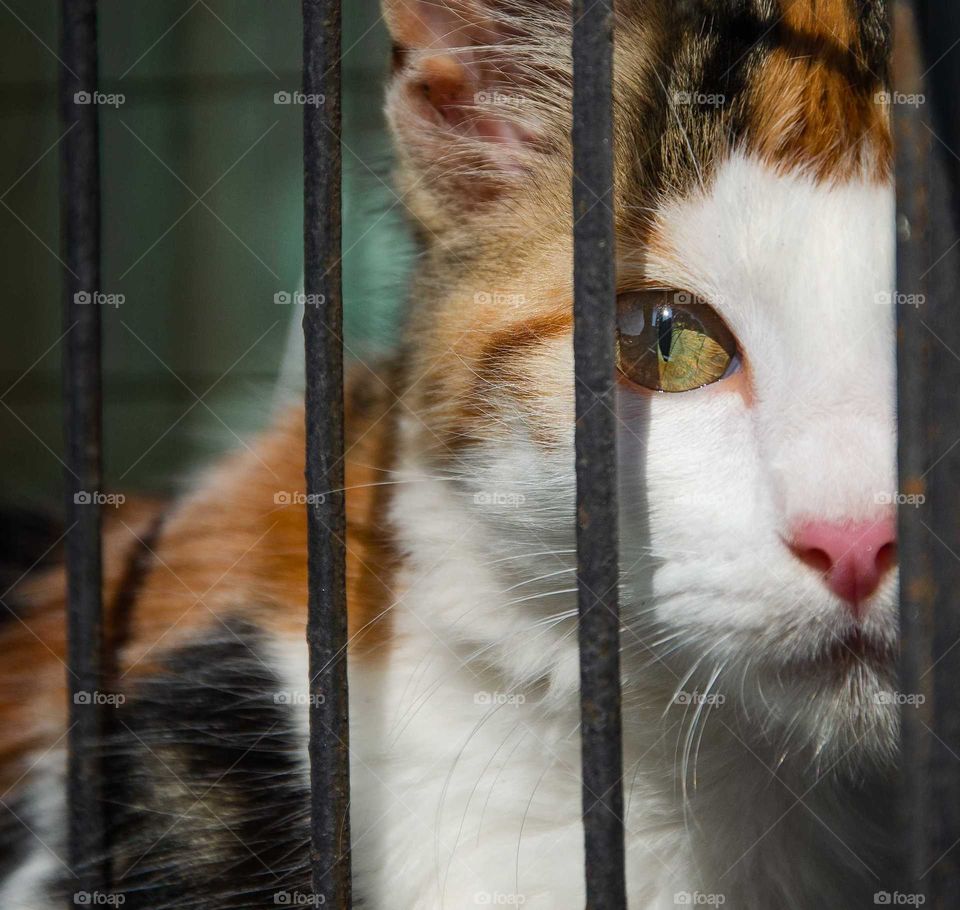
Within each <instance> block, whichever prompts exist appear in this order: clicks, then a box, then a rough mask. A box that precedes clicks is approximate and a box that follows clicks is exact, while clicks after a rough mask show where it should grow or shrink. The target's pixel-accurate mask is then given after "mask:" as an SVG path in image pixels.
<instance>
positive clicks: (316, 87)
mask: <svg viewBox="0 0 960 910" xmlns="http://www.w3.org/2000/svg"><path fill="white" fill-rule="evenodd" d="M341 28H342V18H341V8H340V2H339V0H303V93H304V95H305V96H306V97H308V98H313V99H316V100H317V103H305V104H304V108H303V111H304V113H303V156H304V273H305V278H304V281H305V287H304V290H305V293H306V295H307V296H306V299H305V302H306V303H308V304H309V305H306V306H305V307H304V317H303V330H304V339H305V355H306V378H307V382H306V431H307V451H306V460H307V461H306V475H307V566H308V572H309V599H308V620H307V642H308V646H309V654H310V658H309V660H310V682H309V685H310V708H309V711H310V741H309V751H310V790H311V798H310V804H311V826H310V835H311V854H310V859H311V865H312V870H313V889H314V894H315V895H316V898H317V900H318V901H319V900H322V902H323V905H324V906H325V907H331V908H337V910H344V908H349V907H350V906H351V902H352V896H351V878H350V762H349V741H350V731H349V716H348V693H347V656H346V651H347V595H346V561H345V560H346V550H345V539H346V517H345V512H344V490H343V487H344V468H343V344H342V341H341V339H342V332H343V308H342V297H341V292H342V281H341V269H340V258H341V252H340V246H341V239H340V238H341V235H340V216H341V157H340V151H341V150H340V135H341V113H340V55H341V51H340V47H341Z"/></svg>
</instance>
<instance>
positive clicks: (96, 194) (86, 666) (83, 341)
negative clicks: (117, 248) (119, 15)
mask: <svg viewBox="0 0 960 910" xmlns="http://www.w3.org/2000/svg"><path fill="white" fill-rule="evenodd" d="M60 58H61V66H60V117H61V120H62V122H63V126H64V129H65V131H66V132H65V135H64V138H63V142H62V145H61V154H60V169H61V176H60V194H61V201H60V205H61V237H62V241H61V242H62V251H63V266H64V268H63V302H62V313H63V330H64V353H63V400H64V464H65V466H66V469H65V471H64V478H65V487H66V520H67V529H68V530H67V536H66V565H67V666H68V670H67V692H68V698H69V728H68V738H67V743H68V761H67V807H68V808H67V816H68V821H67V837H68V846H69V857H70V866H71V869H72V871H73V874H74V876H75V878H74V879H73V880H72V881H71V882H70V891H71V894H73V893H75V892H78V891H82V892H87V893H90V894H93V893H95V892H103V891H104V890H105V885H106V883H107V881H108V878H107V873H108V870H107V859H106V858H107V849H106V824H105V815H104V805H103V798H102V797H103V774H102V770H103V769H102V749H101V744H102V735H103V730H104V708H103V699H102V697H101V693H100V687H101V680H102V656H103V654H102V626H103V622H102V594H101V589H102V559H101V537H100V530H101V517H100V505H99V498H100V489H101V479H102V465H101V432H102V396H101V363H100V360H101V335H100V307H99V306H97V305H96V303H95V302H94V299H93V295H94V294H96V293H97V292H99V291H100V155H99V138H100V137H99V118H98V114H97V111H98V107H97V104H96V103H95V102H96V97H95V93H96V91H97V4H96V0H63V2H62V5H61V42H60ZM71 906H72V902H71Z"/></svg>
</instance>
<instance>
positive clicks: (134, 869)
mask: <svg viewBox="0 0 960 910" xmlns="http://www.w3.org/2000/svg"><path fill="white" fill-rule="evenodd" d="M384 12H385V17H386V21H387V23H388V25H389V28H390V31H391V34H392V37H393V41H394V53H393V74H392V77H391V81H390V86H389V90H388V96H387V111H388V115H389V120H390V123H391V126H392V130H393V133H394V136H395V140H396V147H397V152H398V157H399V168H398V187H399V191H400V192H401V194H402V198H403V200H404V203H405V205H406V206H407V207H408V208H409V210H410V212H411V213H412V217H413V222H414V226H415V230H416V232H417V235H418V237H419V240H420V243H421V245H422V256H421V257H420V259H419V261H418V263H417V267H416V269H415V275H414V278H413V286H412V290H411V307H410V314H409V318H408V320H407V324H406V330H405V343H404V344H403V346H402V349H401V351H400V352H399V354H398V356H397V358H396V362H395V364H393V365H391V366H389V367H387V366H376V367H372V366H370V365H365V364H360V365H357V366H356V367H355V368H354V371H353V374H352V376H353V378H352V380H351V382H350V385H349V389H348V401H347V427H348V430H347V451H348V455H347V463H346V485H347V489H348V500H347V510H348V522H349V532H348V537H347V551H348V559H349V563H348V588H349V591H348V594H349V611H350V615H349V619H350V636H351V645H350V688H351V704H352V715H351V756H352V787H353V789H352V804H351V810H352V827H353V849H352V858H353V868H354V878H355V891H356V895H357V900H358V903H359V905H361V906H363V907H365V908H370V910H440V908H446V910H465V908H470V907H474V906H478V905H479V906H521V905H522V906H523V907H524V908H527V910H574V908H582V907H583V906H584V884H583V871H582V860H581V857H582V846H583V831H582V826H581V823H580V811H581V802H580V774H579V766H580V751H579V741H578V723H579V713H578V691H577V690H578V669H577V646H576V571H575V552H574V502H575V482H574V461H573V423H574V421H573V386H574V379H573V367H572V318H571V309H572V303H571V294H572V291H571V285H572V280H571V261H572V252H571V225H572V213H571V201H570V197H571V184H572V180H573V175H572V168H571V150H570V143H569V138H568V137H569V132H570V119H571V62H570V50H569V48H570V33H571V22H570V20H571V15H570V6H569V3H568V0H385V8H384ZM888 57H889V29H888V22H887V19H886V15H885V10H884V7H883V4H882V3H881V2H880V0H687V2H683V3H680V2H672V0H618V2H617V12H616V66H615V70H616V73H615V99H614V100H615V116H616V128H615V162H616V185H615V213H616V224H617V238H618V247H617V274H618V285H619V295H620V296H619V300H618V351H617V360H618V383H617V396H618V402H617V408H618V419H619V424H618V426H619V455H618V458H619V478H620V480H619V483H620V516H621V518H620V521H621V528H620V540H621V553H620V565H621V567H622V570H621V571H622V579H621V589H622V590H621V603H622V611H623V630H622V640H623V655H622V662H623V691H624V729H625V741H624V760H625V768H626V777H625V804H626V809H625V825H626V831H627V866H628V869H627V875H628V891H629V900H630V907H631V908H634V910H664V908H671V907H675V906H678V905H684V904H689V905H697V904H699V905H714V906H718V905H721V904H722V905H724V906H726V907H728V908H738V910H772V908H794V910H822V908H831V910H834V908H837V910H846V908H858V907H864V908H866V907H869V906H873V904H874V900H875V895H876V894H877V893H878V892H884V891H888V892H893V891H895V890H896V885H897V881H898V876H897V871H896V866H895V864H894V858H893V855H892V854H893V838H892V837H891V836H890V833H889V832H888V831H885V830H884V823H885V821H886V820H887V818H888V817H889V811H888V808H887V807H888V802H887V800H888V796H887V788H888V787H889V784H890V781H891V778H892V777H893V775H894V773H895V767H896V757H897V746H896V744H897V737H898V721H897V713H896V712H897V709H896V706H895V703H896V699H895V697H894V694H895V693H894V689H895V674H894V670H893V667H894V655H895V651H896V646H897V616H896V586H897V575H896V568H895V562H896V542H895V531H894V513H893V508H892V506H891V505H890V503H891V502H892V501H893V500H894V499H895V497H894V496H893V495H892V494H893V490H894V485H895V466H894V460H895V459H894V452H895V414H894V410H895V404H894V362H893V351H894V319H893V313H892V306H891V305H890V300H891V299H892V298H891V292H892V289H893V248H894V239H893V227H892V226H893V220H894V201H893V189H892V182H891V170H892V167H891V135H890V126H889V109H888V105H887V104H886V103H885V95H884V92H885V91H886V90H887V82H888ZM597 204H603V203H601V202H599V201H598V203H597ZM302 426H303V414H302V411H301V410H299V409H294V410H293V411H291V412H290V413H288V414H286V415H285V416H283V417H282V418H281V419H280V420H279V421H278V422H277V423H276V425H275V427H274V428H273V429H272V430H270V431H268V432H267V433H265V435H264V436H263V437H262V438H261V439H259V441H257V442H256V443H255V444H254V445H253V446H252V447H251V448H250V449H249V450H245V451H241V452H239V453H238V454H236V455H234V456H232V457H230V458H228V459H226V460H225V461H224V462H223V463H222V464H220V465H218V466H217V467H216V468H215V469H214V470H213V471H212V472H211V473H210V475H209V476H208V477H207V478H206V479H205V480H204V482H202V483H201V484H199V485H198V486H197V487H196V489H195V490H194V492H193V493H191V494H190V495H188V496H186V497H184V498H183V499H182V500H181V501H179V502H177V503H175V504H173V505H172V506H169V507H164V508H157V507H156V506H154V505H152V504H151V505H146V506H143V505H138V504H135V503H131V504H130V505H128V506H126V507H124V508H121V509H119V510H118V511H117V514H116V515H115V517H114V518H113V519H112V522H111V527H110V528H109V529H108V531H107V535H106V581H105V596H106V604H107V610H108V623H107V625H108V629H107V639H108V647H109V650H110V653H111V654H112V655H113V666H112V669H111V677H110V679H109V681H108V685H107V686H106V688H107V689H108V691H107V692H106V693H101V695H104V696H106V697H109V698H111V699H112V702H111V707H110V711H109V713H110V730H111V732H110V735H109V737H108V741H107V742H106V743H105V749H106V755H107V759H108V762H109V763H110V767H111V783H110V786H109V789H108V792H107V794H106V797H107V800H108V802H109V807H110V817H111V843H112V845H113V855H112V857H111V860H112V868H113V885H112V890H111V891H110V892H109V894H105V895H98V896H97V898H98V899H99V900H100V902H106V901H107V900H108V899H110V900H113V901H114V902H119V901H120V899H121V898H122V899H123V901H124V906H126V907H128V908H136V907H144V908H152V910H160V908H210V910H213V908H241V907H244V908H245V907H263V906H272V905H274V904H288V905H295V904H300V903H305V902H306V901H307V899H308V897H309V895H308V890H309V888H308V881H309V875H308V855H307V854H308V829H307V823H308V817H307V816H308V806H309V799H308V784H307V758H306V747H305V743H306V729H307V707H306V702H307V698H306V692H305V680H306V678H307V655H306V646H305V643H304V623H305V604H306V568H305V516H304V507H303V505H302V501H301V497H300V494H301V493H302V492H303V481H302V463H301V453H302V451H303V431H302ZM18 590H19V593H20V594H21V599H22V600H23V601H24V602H25V603H26V604H27V606H26V607H25V608H24V609H23V610H22V611H21V612H20V614H19V615H20V619H18V620H16V621H13V620H11V621H8V622H7V624H6V627H5V628H4V630H3V641H2V645H0V647H2V655H3V658H2V664H0V674H2V695H0V699H2V700H0V711H2V716H3V721H4V722H3V727H2V739H0V792H2V793H3V797H2V799H3V806H4V807H5V808H6V811H7V813H8V815H7V818H6V824H5V830H7V831H8V844H9V847H8V853H7V855H8V856H9V857H10V858H11V860H10V862H9V863H8V866H9V873H8V877H7V878H6V881H5V883H4V885H3V890H2V893H0V906H2V907H3V908H4V910H26V908H33V910H46V908H50V907H53V906H57V905H62V902H63V897H62V895H63V894H68V895H69V893H70V891H71V886H70V875H69V874H68V872H67V870H66V869H65V865H64V862H63V860H62V857H63V856H64V849H65V845H64V804H63V797H62V793H63V767H64V733H65V705H64V701H65V698H64V687H63V683H64V668H63V666H62V661H63V654H64V641H63V638H64V631H63V625H62V613H63V596H64V595H63V576H62V574H61V573H59V572H50V573H47V574H44V575H42V576H39V577H36V578H32V579H30V580H28V581H27V582H24V583H23V584H22V585H21V586H20V588H19V589H18ZM87 899H88V902H93V898H91V897H90V896H89V895H88V896H87ZM880 899H881V900H882V896H881V898H880ZM81 900H82V898H81Z"/></svg>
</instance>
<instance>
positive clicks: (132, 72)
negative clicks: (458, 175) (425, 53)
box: [0, 0, 410, 505]
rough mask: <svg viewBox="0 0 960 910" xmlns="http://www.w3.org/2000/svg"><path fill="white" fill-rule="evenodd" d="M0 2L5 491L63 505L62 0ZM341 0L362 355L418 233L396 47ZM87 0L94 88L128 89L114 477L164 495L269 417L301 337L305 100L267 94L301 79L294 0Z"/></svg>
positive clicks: (119, 121) (107, 284)
mask: <svg viewBox="0 0 960 910" xmlns="http://www.w3.org/2000/svg"><path fill="white" fill-rule="evenodd" d="M5 3H6V6H5V7H4V6H0V22H2V28H0V44H2V55H0V128H2V135H3V142H2V145H0V198H2V200H3V203H4V206H0V225H2V232H3V233H2V237H3V243H2V244H0V257H2V275H3V298H2V300H3V302H2V306H3V319H2V323H0V324H2V326H3V328H2V330H0V400H2V402H3V407H0V474H2V480H0V499H2V500H4V501H8V502H9V501H16V502H20V503H24V504H29V503H31V502H32V503H40V504H53V505H57V504H58V501H59V496H60V475H61V471H62V468H61V466H60V464H59V463H58V461H57V458H56V454H57V453H58V452H59V450H60V447H61V431H60V412H59V401H58V398H59V363H60V361H59V358H60V353H61V350H60V345H59V343H58V338H59V336H60V333H61V327H60V265H59V263H58V261H57V259H56V257H55V254H57V253H58V252H59V239H58V237H59V227H58V198H57V180H58V148H57V147H54V148H52V149H51V146H54V145H55V143H56V142H57V140H58V137H59V136H60V133H61V130H60V126H59V123H58V121H57V117H56V108H55V83H56V79H57V66H58V64H57V61H56V58H55V56H54V53H55V52H56V50H57V44H58V34H57V9H58V7H59V4H58V3H56V2H53V0H43V2H37V0H5ZM344 7H345V13H344V14H345V23H344V44H343V46H344V49H345V55H344V62H343V66H344V82H345V88H344V146H345V149H344V158H343V161H344V200H345V203H344V209H345V211H344V218H345V221H344V237H343V249H344V260H343V267H344V285H345V286H344V305H345V322H346V342H347V345H348V348H349V349H350V351H352V352H353V353H354V354H355V355H356V356H361V357H365V358H369V357H374V356H376V354H377V352H378V351H379V350H382V349H383V348H384V347H386V346H389V344H390V343H391V342H392V340H393V336H394V325H395V322H396V313H397V310H398V308H399V306H400V305H401V302H402V299H403V294H404V287H405V272H406V267H407V262H408V260H409V251H410V244H409V241H408V238H407V235H406V232H405V230H404V225H403V205H402V204H401V203H400V202H399V201H398V199H397V197H396V196H394V194H393V192H392V191H391V190H390V189H389V181H390V178H389V175H390V166H391V163H390V155H389V147H388V143H387V140H386V135H385V131H384V125H383V118H382V114H381V107H382V84H383V78H384V74H385V70H386V64H387V59H388V54H389V41H388V39H387V36H386V34H385V31H384V27H383V23H382V21H381V20H380V18H379V10H378V8H377V4H376V2H372V0H371V2H368V0H350V2H349V3H345V4H344ZM100 8H101V14H100V48H101V61H102V62H101V67H102V69H101V84H102V86H103V90H104V91H105V92H109V93H122V94H123V95H124V96H125V101H124V103H123V104H122V105H121V106H120V107H118V108H116V109H114V108H111V107H103V108H102V109H101V128H102V150H103V151H102V168H103V215H104V279H103V285H104V286H103V288H102V290H103V291H105V292H109V293H114V294H123V295H124V303H123V304H122V305H121V306H119V307H117V308H109V307H105V308H104V312H103V323H104V343H105V426H106V453H107V454H106V475H107V482H108V485H112V486H113V487H121V488H125V489H176V488H178V487H179V486H182V485H183V484H184V483H186V482H188V481H189V477H190V474H191V469H192V468H193V467H195V466H198V465H202V464H204V463H205V462H206V461H208V460H209V459H210V458H211V457H212V456H213V455H214V454H215V453H216V452H218V451H221V450H223V449H225V448H230V447H234V446H236V445H237V444H238V441H237V438H238V437H246V436H248V435H249V434H250V433H251V432H252V431H254V430H255V429H257V428H258V427H260V426H262V425H263V424H264V423H265V422H266V421H267V420H269V418H270V415H271V413H272V411H273V409H274V402H275V386H276V380H277V376H278V374H279V371H280V369H281V366H282V362H283V359H284V352H285V350H292V349H293V348H292V344H291V340H292V342H294V343H295V341H296V340H295V339H292V336H291V331H292V329H291V324H292V323H294V322H299V318H300V316H301V313H300V312H298V308H297V307H295V306H278V305H276V304H275V303H274V295H275V294H276V293H277V292H278V291H283V290H286V291H293V290H295V289H296V288H297V286H298V284H299V283H300V280H301V272H302V262H303V252H302V195H301V193H302V141H301V140H302V136H301V129H302V121H301V117H302V111H301V109H300V108H299V107H295V106H284V105H278V104H275V103H274V94H275V93H276V92H278V91H285V90H286V91H292V90H294V89H296V88H298V87H299V82H300V73H299V62H300V41H301V30H300V3H299V0H269V2H268V0H202V2H197V3H192V0H177V2H174V0H101V3H100ZM44 45H46V46H47V47H45V46H44ZM48 149H51V150H50V151H49V153H48V154H46V156H45V157H41V156H43V155H44V152H45V151H47V150H48ZM17 181H19V182H17ZM13 184H16V185H15V186H13V188H12V189H10V190H9V192H8V193H7V194H6V195H3V193H4V191H7V190H8V188H9V187H11V185H13ZM211 187H212V188H211ZM208 190H209V193H207V191H208ZM191 191H193V192H191ZM193 193H196V194H198V195H202V196H203V201H204V203H206V205H207V206H209V210H208V209H207V208H205V206H204V205H203V204H197V203H196V197H195V196H194V195H193ZM205 193H206V195H204V194H205ZM5 206H6V207H5ZM7 207H9V208H7ZM296 366H297V364H294V367H296ZM174 374H175V375H174ZM211 386H212V389H211V391H210V392H209V394H207V395H206V396H204V397H203V402H202V403H199V404H198V403H197V400H196V397H195V396H194V393H196V394H197V395H200V396H203V395H204V392H205V391H206V390H207V389H209V388H211Z"/></svg>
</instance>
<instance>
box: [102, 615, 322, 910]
mask: <svg viewBox="0 0 960 910" xmlns="http://www.w3.org/2000/svg"><path fill="white" fill-rule="evenodd" d="M260 652H261V641H260V638H259V636H258V634H257V632H256V630H254V629H252V628H251V627H250V626H249V625H245V624H242V623H234V624H232V625H231V627H230V628H229V629H224V630H223V634H222V635H220V634H219V633H218V635H217V637H216V638H215V639H214V638H211V639H209V640H205V641H202V642H198V643H197V644H195V645H191V646H189V647H185V648H183V649H180V650H178V651H177V652H175V653H173V654H172V655H171V656H170V657H169V658H168V659H167V660H166V661H165V663H164V667H163V670H162V672H160V673H158V674H157V675H156V676H154V677H152V678H150V679H148V680H145V681H143V682H140V683H138V684H137V686H136V688H135V689H134V690H133V691H132V692H130V693H129V694H128V696H127V701H126V702H125V703H124V704H123V705H122V706H120V707H119V708H117V709H116V713H115V716H113V717H112V718H111V726H112V730H113V732H112V734H111V737H110V744H109V748H108V749H107V758H106V771H107V775H108V783H107V787H106V794H107V802H108V807H109V811H110V816H111V821H110V844H111V854H112V856H111V865H112V869H113V893H114V894H122V895H123V897H124V901H123V907H124V908H127V910H136V908H150V910H166V908H170V910H173V908H177V910H239V908H248V907H250V908H252V907H272V906H275V905H286V906H313V904H311V903H309V901H310V899H311V898H310V889H309V880H310V876H309V828H308V824H309V806H310V800H309V784H308V778H307V773H306V769H305V753H304V751H303V742H302V741H301V738H300V737H298V736H297V735H296V729H295V726H294V716H293V710H292V708H291V707H290V705H289V704H287V703H284V699H283V697H282V696H280V697H279V698H278V695H279V693H280V692H281V688H282V684H281V682H280V680H279V679H278V678H277V676H276V675H275V674H274V672H273V671H272V670H271V669H270V668H269V667H268V666H267V665H266V664H265V663H264V662H263V660H262V659H261V653H260Z"/></svg>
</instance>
